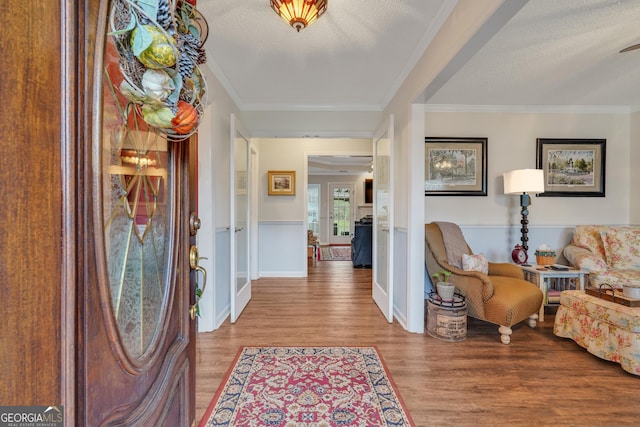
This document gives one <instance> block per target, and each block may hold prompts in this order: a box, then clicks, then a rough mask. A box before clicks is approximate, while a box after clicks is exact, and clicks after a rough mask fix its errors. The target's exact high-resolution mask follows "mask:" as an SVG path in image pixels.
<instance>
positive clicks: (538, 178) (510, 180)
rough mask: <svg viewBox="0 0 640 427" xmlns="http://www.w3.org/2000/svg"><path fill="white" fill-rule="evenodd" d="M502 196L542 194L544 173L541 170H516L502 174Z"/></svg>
mask: <svg viewBox="0 0 640 427" xmlns="http://www.w3.org/2000/svg"><path fill="white" fill-rule="evenodd" d="M502 176H503V177H504V194H516V193H517V194H522V193H543V192H544V172H543V170H542V169H518V170H514V171H511V172H505V173H503V174H502Z"/></svg>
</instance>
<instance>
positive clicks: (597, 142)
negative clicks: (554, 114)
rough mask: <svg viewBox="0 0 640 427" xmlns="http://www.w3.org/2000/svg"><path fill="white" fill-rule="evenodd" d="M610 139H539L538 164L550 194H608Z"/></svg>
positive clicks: (589, 195) (571, 195)
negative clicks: (607, 147) (606, 167)
mask: <svg viewBox="0 0 640 427" xmlns="http://www.w3.org/2000/svg"><path fill="white" fill-rule="evenodd" d="M606 142H607V140H606V139H558V138H538V139H537V156H536V164H537V168H538V169H542V170H543V171H544V193H540V194H538V195H539V196H549V197H604V196H605V164H606V162H605V160H606V155H605V154H606V150H605V149H606Z"/></svg>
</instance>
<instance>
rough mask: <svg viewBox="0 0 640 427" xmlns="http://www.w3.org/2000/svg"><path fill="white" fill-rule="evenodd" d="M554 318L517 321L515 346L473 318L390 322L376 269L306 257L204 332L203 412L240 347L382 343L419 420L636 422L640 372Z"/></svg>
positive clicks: (199, 407)
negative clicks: (445, 328)
mask: <svg viewBox="0 0 640 427" xmlns="http://www.w3.org/2000/svg"><path fill="white" fill-rule="evenodd" d="M552 319H553V316H548V318H547V321H546V322H544V323H540V324H538V327H537V328H536V329H530V328H529V327H528V326H526V325H519V326H516V327H515V328H514V333H513V336H512V342H511V344H510V345H508V346H507V345H503V344H501V343H500V339H499V335H498V332H497V326H494V325H491V324H487V323H485V322H480V321H477V320H475V319H469V330H468V333H467V339H466V340H465V341H462V342H457V343H450V342H445V341H441V340H438V339H435V338H432V337H431V336H429V335H427V334H424V335H422V334H412V333H409V332H407V331H405V330H404V329H403V328H402V326H400V325H399V324H398V323H397V322H394V323H393V324H389V323H387V322H386V320H385V319H384V317H383V316H382V314H381V312H380V310H379V309H378V307H377V306H376V305H375V304H374V303H373V301H372V299H371V270H370V269H355V268H353V266H352V264H351V262H348V261H325V262H318V261H309V277H308V278H286V279H282V278H265V279H260V280H257V281H254V282H253V299H252V300H251V302H250V303H249V305H248V306H247V308H246V309H245V311H244V313H243V314H242V315H241V316H240V318H239V319H238V322H236V324H234V325H231V324H230V323H229V321H228V320H227V321H226V322H225V323H224V324H223V325H222V326H221V327H220V328H219V329H218V330H216V331H214V332H208V333H202V334H199V335H198V340H197V355H196V360H197V367H196V374H197V383H196V420H197V421H199V420H200V418H201V417H202V414H203V413H204V411H205V409H206V407H207V406H208V404H209V402H210V401H211V399H212V397H213V395H214V394H215V392H216V389H217V387H218V385H219V384H220V382H221V381H222V379H223V377H224V375H225V373H226V372H227V370H228V368H229V366H230V365H231V362H232V361H233V358H234V357H235V355H236V354H237V352H238V350H239V347H240V346H377V347H378V349H379V350H380V354H381V356H382V357H383V359H384V361H385V363H386V364H387V368H388V369H389V371H390V373H391V375H392V377H393V380H394V381H395V384H396V386H397V389H398V391H399V393H400V395H401V396H402V398H403V399H404V401H405V404H406V406H407V408H408V410H409V412H410V413H411V416H412V417H413V419H414V421H415V423H416V425H417V426H444V425H458V426H459V425H464V426H466V425H469V426H470V425H474V426H477V425H485V426H486V425H512V426H513V425H515V426H525V425H533V424H537V425H554V426H561V425H573V426H580V425H583V426H584V425H589V426H597V425H600V426H605V425H612V424H615V425H633V424H637V420H638V418H639V417H640V407H639V406H638V405H637V388H638V381H639V379H638V378H637V377H634V376H632V375H629V374H626V373H625V372H624V371H622V369H620V367H619V366H618V365H616V364H613V363H610V362H605V361H602V360H600V359H597V358H596V357H594V356H592V355H590V354H588V353H587V352H586V351H584V350H582V349H580V348H579V347H578V346H577V345H576V344H575V343H573V342H572V341H569V340H563V339H560V338H557V337H555V336H553V334H552V325H553V323H552V321H551V320H552ZM605 397H606V399H605V400H607V399H609V398H613V397H615V404H612V405H610V404H604V403H605V402H603V399H604V398H605ZM607 401H608V400H607Z"/></svg>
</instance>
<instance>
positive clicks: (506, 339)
mask: <svg viewBox="0 0 640 427" xmlns="http://www.w3.org/2000/svg"><path fill="white" fill-rule="evenodd" d="M498 332H500V341H502V344H509V343H510V342H511V334H512V333H513V331H512V330H511V328H510V327H508V326H500V327H499V328H498Z"/></svg>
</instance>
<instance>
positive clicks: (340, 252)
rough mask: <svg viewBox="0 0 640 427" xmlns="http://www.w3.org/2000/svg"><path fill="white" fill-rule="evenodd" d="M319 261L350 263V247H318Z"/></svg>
mask: <svg viewBox="0 0 640 427" xmlns="http://www.w3.org/2000/svg"><path fill="white" fill-rule="evenodd" d="M319 249H320V252H319V253H318V260H320V261H351V246H320V248H319Z"/></svg>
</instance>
